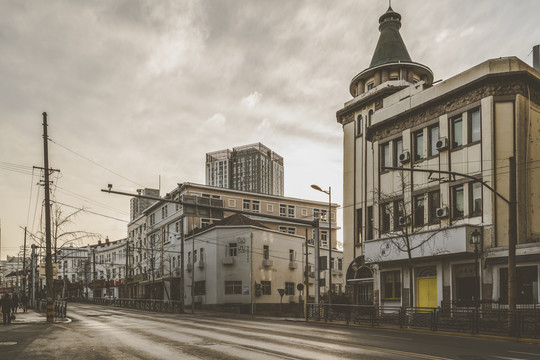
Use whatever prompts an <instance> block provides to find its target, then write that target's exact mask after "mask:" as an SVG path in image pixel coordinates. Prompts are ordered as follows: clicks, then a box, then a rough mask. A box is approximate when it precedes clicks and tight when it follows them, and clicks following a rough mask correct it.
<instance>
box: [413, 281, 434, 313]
mask: <svg viewBox="0 0 540 360" xmlns="http://www.w3.org/2000/svg"><path fill="white" fill-rule="evenodd" d="M416 306H417V307H433V308H435V307H437V277H436V276H430V277H421V278H417V279H416Z"/></svg>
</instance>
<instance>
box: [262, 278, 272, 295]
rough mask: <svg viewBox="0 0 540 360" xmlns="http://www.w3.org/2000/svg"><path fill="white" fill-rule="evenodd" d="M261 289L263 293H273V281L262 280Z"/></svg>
mask: <svg viewBox="0 0 540 360" xmlns="http://www.w3.org/2000/svg"><path fill="white" fill-rule="evenodd" d="M261 290H262V294H263V295H272V282H271V281H261Z"/></svg>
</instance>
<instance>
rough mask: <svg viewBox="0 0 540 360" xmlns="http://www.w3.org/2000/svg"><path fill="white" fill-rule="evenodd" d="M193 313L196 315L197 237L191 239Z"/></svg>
mask: <svg viewBox="0 0 540 360" xmlns="http://www.w3.org/2000/svg"><path fill="white" fill-rule="evenodd" d="M191 256H193V261H191V313H192V314H194V313H195V235H193V236H192V237H191Z"/></svg>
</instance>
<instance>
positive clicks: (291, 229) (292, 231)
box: [287, 227, 296, 235]
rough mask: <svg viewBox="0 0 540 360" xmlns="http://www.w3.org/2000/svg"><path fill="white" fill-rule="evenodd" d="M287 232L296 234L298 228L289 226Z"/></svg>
mask: <svg viewBox="0 0 540 360" xmlns="http://www.w3.org/2000/svg"><path fill="white" fill-rule="evenodd" d="M287 233H289V234H292V235H296V228H295V227H289V228H287Z"/></svg>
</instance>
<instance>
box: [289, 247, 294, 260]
mask: <svg viewBox="0 0 540 360" xmlns="http://www.w3.org/2000/svg"><path fill="white" fill-rule="evenodd" d="M289 261H290V262H294V250H293V249H289Z"/></svg>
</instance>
